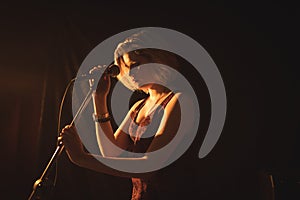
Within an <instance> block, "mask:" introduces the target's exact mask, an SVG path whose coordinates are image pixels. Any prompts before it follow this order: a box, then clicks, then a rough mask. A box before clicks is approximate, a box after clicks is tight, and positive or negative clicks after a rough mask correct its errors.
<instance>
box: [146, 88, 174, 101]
mask: <svg viewBox="0 0 300 200" xmlns="http://www.w3.org/2000/svg"><path fill="white" fill-rule="evenodd" d="M147 91H148V94H149V99H150V100H151V101H158V100H160V99H161V98H163V97H165V96H166V95H167V94H168V93H169V92H170V90H169V89H167V88H166V87H163V86H160V87H156V88H154V87H151V88H149V89H148V90H147Z"/></svg>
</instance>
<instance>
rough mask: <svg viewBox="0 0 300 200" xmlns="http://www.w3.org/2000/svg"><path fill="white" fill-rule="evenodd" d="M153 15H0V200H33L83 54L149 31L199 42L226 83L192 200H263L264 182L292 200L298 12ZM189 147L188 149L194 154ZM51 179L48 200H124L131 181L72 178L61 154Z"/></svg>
mask: <svg viewBox="0 0 300 200" xmlns="http://www.w3.org/2000/svg"><path fill="white" fill-rule="evenodd" d="M251 2H252V1H251ZM161 4H162V2H153V1H143V2H142V1H139V2H135V1H128V2H124V1H123V2H122V1H110V3H103V2H102V3H100V2H96V1H90V2H88V3H87V2H86V3H70V4H66V3H65V4H43V5H28V4H25V3H23V4H17V3H11V4H1V5H0V27H1V31H0V45H1V49H0V72H1V78H0V87H1V90H0V91H1V101H0V105H1V126H0V127H1V129H0V130H1V131H0V133H1V140H0V141H1V143H0V144H1V154H3V155H2V156H1V158H2V162H1V173H2V176H1V177H2V181H1V189H0V190H1V199H16V200H17V199H18V200H19V199H27V198H28V196H29V195H30V193H31V191H32V186H33V183H34V181H35V180H36V179H37V178H38V177H39V176H40V175H41V173H42V172H43V170H44V168H45V166H46V164H47V163H48V161H49V159H50V157H51V156H52V154H53V153H54V150H55V147H56V135H57V126H58V112H59V104H60V102H61V99H62V95H63V92H64V90H65V88H66V86H67V84H68V83H69V81H70V80H71V79H72V78H73V77H75V76H76V72H77V70H78V68H79V66H80V64H81V62H82V61H83V59H84V58H85V57H86V56H87V54H88V53H89V52H90V51H91V50H92V49H93V48H94V47H95V46H97V45H98V44H99V43H101V42H102V41H103V40H105V39H106V38H108V37H110V36H112V35H114V34H117V33H119V32H121V31H125V30H128V29H131V28H138V27H146V26H157V27H165V28H170V29H174V30H177V31H180V32H182V33H184V34H186V35H188V36H190V37H192V38H193V39H195V40H196V41H197V42H199V44H201V45H202V46H203V47H204V48H205V49H206V50H207V52H208V53H209V54H210V55H211V57H212V59H213V60H214V61H215V63H216V65H217V66H218V68H219V70H220V73H221V75H222V77H223V80H224V83H225V87H226V92H227V98H228V113H227V118H226V123H225V127H224V130H223V133H222V135H221V137H220V140H219V141H218V143H217V145H216V146H215V148H214V149H213V151H212V152H211V153H210V154H209V155H208V156H207V157H205V158H203V159H202V160H199V161H197V163H195V166H197V167H198V168H199V172H197V174H195V176H199V190H198V192H199V198H202V199H219V198H222V199H223V198H226V197H231V199H270V197H269V196H270V195H271V194H270V193H271V192H270V191H271V190H270V186H269V184H270V183H269V179H268V178H269V175H272V177H273V180H274V183H275V191H274V194H275V198H276V199H282V200H283V199H284V200H288V199H297V198H296V196H297V195H298V197H299V189H300V187H299V183H297V182H299V181H300V172H299V158H298V157H299V156H298V154H297V152H299V139H300V137H299V122H298V114H299V100H300V98H299V96H300V95H299V86H300V85H299V79H298V71H299V70H298V67H299V62H298V58H299V55H298V52H299V50H298V46H299V38H298V37H299V32H297V31H298V30H297V27H298V25H299V12H298V7H297V6H295V5H293V4H290V3H288V2H285V3H271V2H265V3H262V2H260V3H233V2H231V3H230V2H227V1H226V3H218V4H217V3H211V4H208V3H207V4H204V3H202V4H201V3H200V4H199V5H197V4H188V3H186V2H178V3H175V2H173V3H172V4H169V5H161ZM70 106H71V102H70V94H69V95H68V96H67V98H66V102H65V107H64V110H63V115H62V121H61V124H62V125H65V124H68V123H69V122H70V121H71V119H72V116H71V112H70V111H71V108H70ZM197 142H198V143H197V144H196V142H195V143H193V144H194V147H191V148H194V149H196V150H197V151H198V150H199V147H200V144H201V141H197ZM199 142H200V143H199ZM57 169H58V170H57V182H56V186H55V188H53V189H52V190H51V191H49V192H46V194H47V195H46V197H48V198H49V199H101V198H102V199H128V198H129V196H130V192H131V191H130V187H131V186H130V180H128V179H125V178H119V177H113V176H109V175H105V174H100V173H96V172H93V171H89V170H86V169H82V168H79V167H77V166H75V165H73V164H72V163H71V162H70V161H69V160H68V159H67V157H66V155H65V154H64V153H63V154H62V155H61V157H60V159H59V164H58V168H57ZM178 181H184V180H178ZM46 197H45V199H46ZM170 199H172V198H170Z"/></svg>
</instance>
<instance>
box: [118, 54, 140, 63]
mask: <svg viewBox="0 0 300 200" xmlns="http://www.w3.org/2000/svg"><path fill="white" fill-rule="evenodd" d="M122 57H123V60H124V63H125V64H130V63H132V62H135V61H138V60H139V56H137V55H136V54H135V53H133V52H129V53H125V54H124V55H123V56H122Z"/></svg>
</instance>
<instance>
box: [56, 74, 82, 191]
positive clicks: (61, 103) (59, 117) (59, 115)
mask: <svg viewBox="0 0 300 200" xmlns="http://www.w3.org/2000/svg"><path fill="white" fill-rule="evenodd" d="M75 80H76V78H73V79H71V81H69V83H68V85H67V87H66V88H65V91H64V94H63V96H62V100H61V102H60V106H59V111H58V122H57V138H58V137H59V135H60V130H61V127H60V126H61V116H62V110H63V105H64V102H65V99H66V96H67V93H68V91H69V89H70V87H71V85H72V84H73V83H74V82H75ZM56 145H59V141H58V140H57V143H56ZM57 174H58V160H56V161H55V174H54V180H53V186H54V187H55V185H56V182H57Z"/></svg>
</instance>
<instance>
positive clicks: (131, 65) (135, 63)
mask: <svg viewBox="0 0 300 200" xmlns="http://www.w3.org/2000/svg"><path fill="white" fill-rule="evenodd" d="M149 62H150V60H149V57H147V56H142V55H140V54H138V53H137V52H130V53H126V54H124V55H123V56H122V62H121V63H120V66H119V67H120V74H119V75H118V79H119V80H121V82H123V84H124V85H125V86H127V87H128V88H130V89H139V90H145V89H147V88H149V86H150V84H143V83H145V82H146V83H150V82H151V80H150V79H151V77H152V78H153V76H152V75H151V74H153V70H151V67H150V66H149V64H147V63H149ZM143 65H144V66H143Z"/></svg>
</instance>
